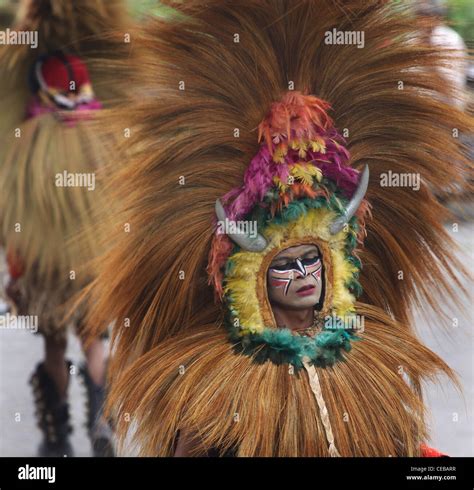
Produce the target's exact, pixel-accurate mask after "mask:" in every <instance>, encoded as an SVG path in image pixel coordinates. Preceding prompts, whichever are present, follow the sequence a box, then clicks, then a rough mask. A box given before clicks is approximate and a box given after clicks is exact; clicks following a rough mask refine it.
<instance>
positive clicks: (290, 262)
mask: <svg viewBox="0 0 474 490" xmlns="http://www.w3.org/2000/svg"><path fill="white" fill-rule="evenodd" d="M322 270H323V264H322V257H321V255H320V253H319V249H318V247H317V246H316V245H298V246H295V247H290V248H287V249H285V250H282V251H281V252H280V253H279V254H278V255H277V256H276V257H275V258H274V259H273V261H272V263H271V264H270V267H269V269H268V272H267V289H268V297H269V298H270V302H272V303H274V304H277V305H279V306H285V307H286V308H288V309H293V310H295V309H297V310H299V309H307V308H309V307H312V306H314V305H316V304H317V303H318V302H319V300H320V298H321V291H322V280H321V274H322Z"/></svg>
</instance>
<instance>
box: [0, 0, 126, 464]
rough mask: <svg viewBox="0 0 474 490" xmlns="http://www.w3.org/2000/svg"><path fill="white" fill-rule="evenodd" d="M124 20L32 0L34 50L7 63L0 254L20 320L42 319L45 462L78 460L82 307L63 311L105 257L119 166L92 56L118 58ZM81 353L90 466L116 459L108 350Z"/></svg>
mask: <svg viewBox="0 0 474 490" xmlns="http://www.w3.org/2000/svg"><path fill="white" fill-rule="evenodd" d="M126 19H127V17H126V11H125V9H124V5H123V3H122V2H121V1H102V0H101V1H96V0H94V1H89V0H81V1H78V2H69V1H65V0H40V1H29V0H28V1H25V2H22V4H21V5H20V12H19V19H18V21H17V24H16V25H15V29H16V30H18V31H32V32H37V33H38V49H31V48H30V47H29V46H16V45H14V46H13V45H12V46H5V47H4V49H2V51H1V52H0V70H1V74H2V83H1V86H0V92H1V93H2V94H3V95H5V97H3V96H2V99H1V105H2V114H5V116H2V118H1V135H0V137H1V144H0V145H1V150H0V185H1V188H2V193H1V197H0V208H1V212H0V223H1V243H2V244H3V246H4V248H5V251H6V256H7V262H8V267H9V276H10V281H9V283H8V285H7V288H6V289H7V293H8V296H9V297H10V299H11V301H12V302H13V304H14V306H15V310H16V313H17V314H18V315H22V316H24V315H28V316H34V317H36V318H37V321H38V327H39V332H40V333H41V334H42V335H43V337H44V341H45V356H44V361H43V362H41V363H40V364H38V366H37V367H36V370H35V371H34V373H33V375H32V377H31V384H32V386H33V391H34V397H35V404H36V413H37V418H38V426H39V428H40V429H41V431H42V435H43V439H42V442H41V445H40V448H39V455H41V456H64V455H68V456H70V455H73V448H72V447H71V444H70V441H69V436H70V433H71V431H72V426H71V421H70V410H69V405H68V395H67V392H68V385H69V381H70V376H71V374H72V373H73V372H72V370H73V369H75V367H74V366H73V365H72V363H71V362H70V361H68V360H66V358H65V353H66V348H67V327H68V325H69V324H72V325H73V326H74V327H75V329H76V332H78V333H80V331H81V329H82V328H83V326H84V321H85V307H84V306H83V305H79V306H78V307H77V308H75V309H74V311H73V312H72V313H70V314H69V315H67V311H68V308H67V305H68V304H69V302H70V301H71V299H72V298H73V297H74V296H75V294H77V292H78V291H80V290H81V289H82V288H83V287H84V285H86V284H87V283H88V282H89V281H90V280H91V275H90V273H89V271H88V270H87V267H86V264H87V262H88V261H89V260H91V259H92V258H93V257H94V255H95V254H96V253H97V248H98V243H97V242H98V238H97V237H98V234H99V233H100V230H98V229H97V226H96V221H95V214H96V213H95V210H96V209H97V207H100V206H104V200H103V196H102V194H103V192H102V191H101V184H100V178H101V172H102V171H103V169H104V168H105V166H106V164H108V163H110V162H109V160H110V159H111V158H112V155H113V152H112V147H111V145H110V144H108V143H107V140H106V138H104V137H102V136H100V135H99V134H98V133H97V128H96V127H95V126H94V125H93V122H94V119H95V117H96V114H97V113H98V111H99V110H100V109H101V108H102V103H101V102H100V101H99V100H98V98H97V97H96V95H95V92H94V87H93V84H92V81H91V77H90V75H89V66H88V65H91V66H92V67H94V73H95V74H96V75H97V78H98V79H99V80H100V82H101V83H104V84H107V82H109V81H110V75H109V76H108V77H107V76H106V75H105V76H100V71H99V70H98V69H97V67H96V65H94V56H95V57H97V55H98V54H97V53H100V56H101V57H104V56H107V53H110V52H111V51H113V52H114V54H113V55H111V56H112V57H113V56H118V53H119V52H120V46H119V44H118V43H117V42H116V41H114V40H112V39H111V38H110V39H108V38H107V39H105V40H104V38H103V37H102V36H104V32H108V29H110V28H117V29H118V28H120V27H121V26H125V21H126ZM101 87H102V85H101ZM101 90H104V89H103V87H102V88H101ZM112 93H113V90H110V89H109V98H107V97H106V96H105V97H104V100H106V102H110V97H111V95H110V94H112ZM84 352H85V357H86V363H85V364H84V365H82V366H81V367H80V369H79V374H81V377H82V379H83V380H84V385H85V387H86V392H87V429H88V433H89V436H90V439H91V442H92V448H93V452H94V455H96V456H111V455H113V453H114V448H113V440H112V431H111V428H110V426H109V423H108V422H107V421H106V419H105V418H104V417H103V415H102V410H103V404H104V399H105V370H106V350H105V346H104V344H103V340H102V339H101V338H99V337H97V338H95V339H93V341H92V342H91V343H90V345H88V346H87V348H85V350H84Z"/></svg>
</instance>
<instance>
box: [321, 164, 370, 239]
mask: <svg viewBox="0 0 474 490" xmlns="http://www.w3.org/2000/svg"><path fill="white" fill-rule="evenodd" d="M368 186H369V166H368V165H366V166H365V168H364V171H363V172H362V175H361V176H360V180H359V185H358V186H357V189H356V191H355V192H354V195H353V196H352V199H351V200H350V201H349V204H348V205H347V207H346V209H345V211H344V213H343V214H342V216H339V217H338V218H336V219H335V220H334V221H333V222H332V223H331V226H330V227H329V232H330V233H331V235H335V234H336V233H339V232H340V231H341V230H342V229H343V228H344V225H345V224H346V223H348V222H349V220H350V219H351V218H352V216H354V214H355V213H356V211H357V210H358V209H359V206H360V203H361V202H362V200H363V199H364V196H365V193H366V192H367V187H368Z"/></svg>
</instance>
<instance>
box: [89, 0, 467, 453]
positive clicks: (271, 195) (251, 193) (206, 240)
mask: <svg viewBox="0 0 474 490" xmlns="http://www.w3.org/2000/svg"><path fill="white" fill-rule="evenodd" d="M167 3H168V4H169V5H171V6H173V7H174V8H175V9H176V10H177V11H178V13H179V15H176V16H173V17H172V19H170V20H166V19H156V20H150V22H148V23H147V25H146V27H145V32H144V33H143V38H142V41H140V40H138V41H136V42H137V43H138V44H139V45H142V44H140V43H143V45H145V46H146V50H147V52H146V53H145V54H144V57H143V59H142V60H141V63H140V66H134V67H133V70H134V71H135V75H136V76H137V80H142V81H143V82H144V83H145V85H146V90H143V91H141V92H140V94H139V95H138V94H136V93H131V94H129V97H128V100H127V101H125V105H124V107H123V108H122V109H120V110H118V112H117V113H116V115H115V119H116V120H120V124H118V125H117V126H116V130H117V132H118V131H121V130H122V129H121V128H122V127H123V126H125V127H130V128H132V131H131V133H132V137H131V138H130V143H129V148H128V150H129V161H128V162H127V163H126V164H125V165H124V166H123V167H122V168H121V169H119V171H118V172H117V174H116V175H115V176H114V184H115V185H114V186H113V188H114V191H115V192H116V196H117V199H121V200H122V206H121V209H122V211H121V217H122V219H121V221H122V222H123V223H126V224H127V225H128V229H127V231H124V229H118V228H117V229H115V230H113V231H112V230H111V237H112V238H111V239H112V241H113V243H114V247H112V248H110V249H109V250H108V251H107V253H106V254H104V255H103V256H102V257H101V258H100V260H98V261H97V270H96V271H97V276H96V278H95V280H94V281H93V283H92V284H91V285H90V286H89V287H88V288H87V294H88V295H90V303H91V310H90V311H89V315H90V317H91V318H95V319H97V318H99V319H102V321H99V322H97V323H96V324H95V325H92V324H91V323H89V333H90V334H92V335H94V334H97V331H98V328H99V327H98V325H99V324H100V323H102V324H103V323H104V322H105V320H106V319H112V318H113V319H114V320H115V324H114V328H113V339H112V340H113V353H114V354H113V357H112V359H111V365H110V369H111V371H110V373H111V374H110V376H111V392H110V396H109V399H108V405H109V412H110V413H111V414H112V415H113V416H114V419H115V421H116V427H117V434H118V437H119V438H120V440H121V442H122V450H124V449H125V443H127V444H128V443H130V442H131V443H133V444H136V445H137V447H138V448H139V451H140V454H141V455H145V456H173V455H175V456H206V455H207V456H247V457H248V456H270V457H277V456H285V457H288V456H311V457H314V456H331V457H339V456H342V457H348V456H386V457H388V456H421V455H435V454H439V453H437V452H436V451H435V450H432V449H430V448H429V446H427V443H428V442H429V430H428V426H427V422H426V407H425V406H424V403H423V397H422V382H423V381H424V380H432V379H434V378H435V377H436V375H439V374H446V375H448V376H449V377H451V378H454V376H453V373H452V371H451V370H450V368H449V367H448V366H447V365H446V364H445V363H444V362H443V360H442V359H440V358H439V357H438V356H437V355H436V354H434V353H433V352H431V351H430V350H429V349H428V348H427V347H425V346H424V345H423V344H422V343H421V342H420V340H419V339H418V338H417V336H416V334H415V332H414V327H413V324H412V318H411V308H412V307H413V306H414V305H415V304H421V303H423V304H426V305H428V306H429V307H431V308H432V310H433V311H434V312H436V313H437V315H438V316H437V324H439V323H441V322H442V321H443V316H442V311H440V310H441V308H440V306H439V304H440V302H439V300H440V299H441V298H444V299H446V298H449V297H452V298H453V299H455V292H454V288H453V284H452V282H451V281H453V282H454V284H457V283H458V275H459V274H463V268H462V265H461V264H460V263H459V262H458V261H457V259H456V258H455V256H454V255H453V250H454V246H453V242H452V239H451V238H450V236H449V234H448V232H447V231H446V230H445V229H444V228H443V219H445V218H446V217H447V216H448V213H447V211H446V210H445V209H444V208H443V207H442V205H441V204H440V203H438V202H437V200H436V198H435V197H434V192H435V191H436V190H437V189H440V188H441V187H444V186H445V185H448V186H449V185H451V186H455V185H456V182H457V181H458V180H459V179H460V178H461V177H460V172H459V169H460V168H467V167H468V166H469V162H467V161H466V159H465V157H464V156H463V154H464V153H463V151H462V150H463V149H462V146H461V144H460V140H459V139H457V138H454V137H453V132H452V128H457V129H458V130H459V132H461V133H462V132H463V131H466V130H467V129H468V128H469V126H470V124H472V121H471V119H470V118H469V117H468V116H466V115H464V114H462V113H461V112H459V111H458V109H456V108H455V107H452V106H449V105H448V104H447V103H446V102H445V101H446V100H448V97H445V96H447V95H449V90H450V89H449V87H447V86H446V84H445V83H444V82H443V80H442V78H441V76H440V75H439V74H437V71H436V70H435V69H434V68H435V67H436V66H438V65H439V64H440V63H442V62H443V54H441V53H437V52H436V51H434V50H433V49H431V48H430V47H428V46H420V45H417V44H414V43H413V42H412V39H413V37H414V36H416V32H415V31H414V26H413V22H412V19H411V17H410V16H409V15H407V12H406V11H404V10H403V9H401V8H396V9H395V8H393V6H392V5H391V3H387V2H380V1H360V0H350V1H348V2H344V4H343V5H342V4H341V3H340V2H332V1H322V0H304V1H301V2H297V3H296V2H291V1H289V0H249V1H247V2H230V1H226V0H211V1H206V2H202V1H197V0H196V1H190V2H185V3H180V2H167ZM204 6H205V8H204ZM338 33H342V34H341V35H342V36H343V37H342V41H341V42H339V41H338V39H339V36H338ZM344 33H355V34H354V36H356V35H357V33H363V34H364V42H363V46H362V43H359V46H358V45H357V43H351V42H350V40H351V39H357V38H356V37H353V36H352V35H351V36H352V37H344V36H345V35H346V34H344ZM420 67H421V68H426V69H420ZM432 68H433V69H432ZM134 128H135V129H134ZM388 173H393V174H396V175H400V174H404V173H414V174H417V175H419V176H420V177H421V179H420V187H419V189H418V190H414V189H413V188H411V187H408V186H402V185H396V184H395V185H390V183H388V184H387V185H386V184H385V183H384V182H385V179H386V178H387V174H388ZM130 189H134V190H133V191H130ZM437 324H436V325H435V326H436V327H437V326H438V325H437Z"/></svg>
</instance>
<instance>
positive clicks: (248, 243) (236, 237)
mask: <svg viewBox="0 0 474 490" xmlns="http://www.w3.org/2000/svg"><path fill="white" fill-rule="evenodd" d="M215 209H216V216H217V219H218V220H219V221H221V222H223V223H224V222H225V221H226V219H227V215H226V213H225V209H224V206H223V205H222V203H221V201H220V200H219V199H218V200H217V201H216V208H215ZM235 227H236V229H237V233H227V236H228V237H229V238H230V239H231V240H232V241H233V242H234V243H236V244H237V245H239V247H241V248H243V249H244V250H247V251H249V252H261V251H262V250H264V249H265V248H266V247H267V241H266V240H265V238H264V237H263V236H262V235H260V234H257V236H256V237H255V238H252V237H251V236H249V234H248V233H246V232H244V231H242V230H241V229H240V228H239V227H238V226H237V223H236V224H235Z"/></svg>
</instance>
